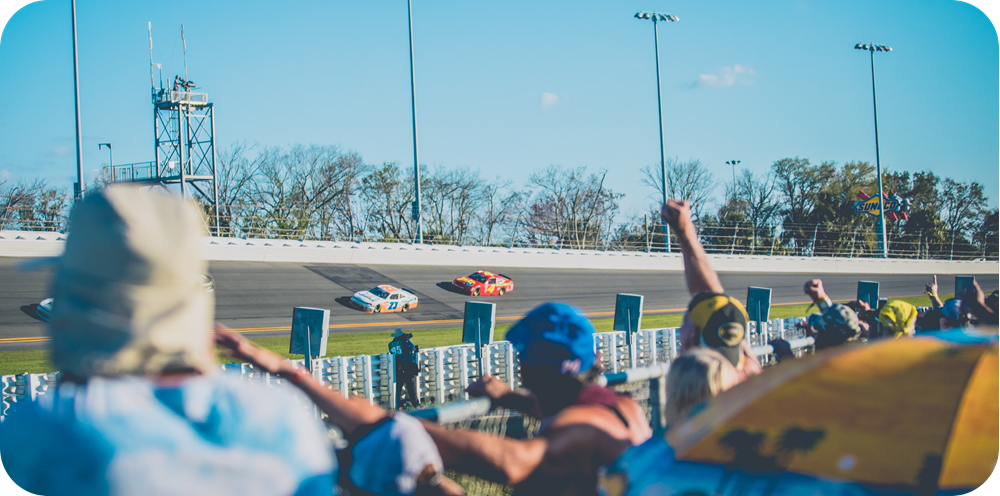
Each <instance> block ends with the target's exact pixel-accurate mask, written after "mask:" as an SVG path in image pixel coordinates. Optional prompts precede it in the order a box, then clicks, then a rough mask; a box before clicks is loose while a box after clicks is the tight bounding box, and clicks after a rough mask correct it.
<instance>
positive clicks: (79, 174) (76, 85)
mask: <svg viewBox="0 0 1000 496" xmlns="http://www.w3.org/2000/svg"><path fill="white" fill-rule="evenodd" d="M70 8H71V10H72V11H73V101H74V102H75V104H76V184H77V186H76V191H74V192H73V193H74V195H73V196H74V197H75V199H76V200H77V201H79V200H82V199H83V194H84V187H83V134H81V132H80V69H79V67H78V66H79V63H78V60H77V56H76V0H70Z"/></svg>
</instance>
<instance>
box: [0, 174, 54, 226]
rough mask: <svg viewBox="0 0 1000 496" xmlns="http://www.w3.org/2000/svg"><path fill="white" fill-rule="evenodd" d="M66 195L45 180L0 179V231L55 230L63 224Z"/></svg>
mask: <svg viewBox="0 0 1000 496" xmlns="http://www.w3.org/2000/svg"><path fill="white" fill-rule="evenodd" d="M66 207H67V204H66V194H65V193H64V192H63V191H61V190H58V189H56V188H52V187H50V186H49V185H48V181H46V180H45V179H35V180H32V181H30V182H26V181H23V180H22V181H18V182H16V183H13V184H10V183H8V182H7V181H3V180H0V230H5V229H19V230H25V231H34V230H38V231H55V230H58V229H61V228H62V227H63V226H64V225H65V223H66V217H67V216H66Z"/></svg>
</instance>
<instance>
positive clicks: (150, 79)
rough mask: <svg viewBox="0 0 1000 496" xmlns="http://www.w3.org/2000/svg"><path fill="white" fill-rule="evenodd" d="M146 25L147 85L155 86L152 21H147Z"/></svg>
mask: <svg viewBox="0 0 1000 496" xmlns="http://www.w3.org/2000/svg"><path fill="white" fill-rule="evenodd" d="M147 27H148V28H149V87H150V88H155V87H156V83H155V82H154V81H153V22H152V21H148V25H147Z"/></svg>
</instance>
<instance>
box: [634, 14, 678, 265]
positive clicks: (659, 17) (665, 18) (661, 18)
mask: <svg viewBox="0 0 1000 496" xmlns="http://www.w3.org/2000/svg"><path fill="white" fill-rule="evenodd" d="M635 18H636V19H639V20H643V19H652V20H653V51H654V53H655V55H656V111H657V115H659V118H660V187H661V188H662V189H663V204H664V205H666V204H667V162H666V159H665V158H664V153H663V102H662V99H661V98H660V43H659V39H658V37H657V30H656V23H657V22H676V21H679V20H680V18H679V17H677V16H675V15H672V14H662V13H660V12H636V14H635ZM663 239H664V240H665V241H666V251H667V252H670V226H668V225H667V224H663Z"/></svg>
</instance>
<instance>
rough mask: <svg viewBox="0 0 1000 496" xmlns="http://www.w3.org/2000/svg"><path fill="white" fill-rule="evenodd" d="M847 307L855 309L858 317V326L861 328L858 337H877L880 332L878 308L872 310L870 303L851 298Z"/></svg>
mask: <svg viewBox="0 0 1000 496" xmlns="http://www.w3.org/2000/svg"><path fill="white" fill-rule="evenodd" d="M847 307H848V308H850V309H851V310H854V313H855V314H856V315H857V317H858V327H859V328H860V335H859V336H858V337H859V338H863V339H875V338H876V337H877V336H876V334H877V332H878V310H872V308H871V307H870V306H868V303H866V302H864V301H861V300H851V301H849V302H847Z"/></svg>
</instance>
